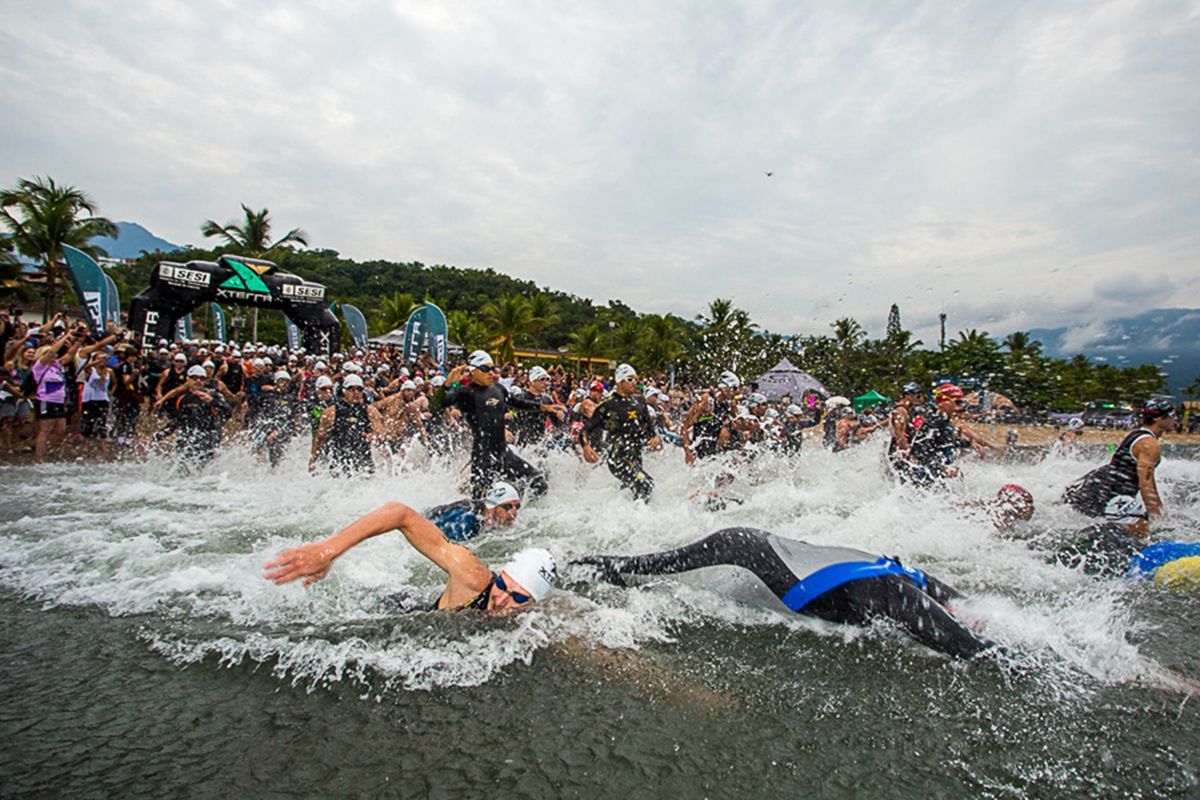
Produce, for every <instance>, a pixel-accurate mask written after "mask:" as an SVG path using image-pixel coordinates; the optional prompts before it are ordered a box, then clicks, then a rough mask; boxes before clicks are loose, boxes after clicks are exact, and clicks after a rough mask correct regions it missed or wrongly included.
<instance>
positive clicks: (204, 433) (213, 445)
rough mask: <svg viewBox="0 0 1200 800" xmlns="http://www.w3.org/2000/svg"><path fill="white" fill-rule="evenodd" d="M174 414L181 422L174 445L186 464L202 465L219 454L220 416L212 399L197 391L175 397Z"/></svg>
mask: <svg viewBox="0 0 1200 800" xmlns="http://www.w3.org/2000/svg"><path fill="white" fill-rule="evenodd" d="M173 408H174V412H175V413H174V416H175V419H176V420H177V421H178V423H179V427H178V431H179V433H178V436H177V437H176V439H175V448H176V451H177V452H178V453H179V456H180V459H181V462H182V464H183V465H184V466H185V467H188V466H191V467H202V466H204V465H205V464H207V463H208V462H209V461H211V460H212V458H213V456H215V455H216V450H217V445H219V444H220V443H221V416H220V412H219V410H218V408H216V407H215V404H214V401H213V400H212V399H209V400H205V399H203V398H202V397H200V395H198V394H196V393H195V392H184V393H183V394H181V395H179V396H178V397H176V398H175V402H174V404H173Z"/></svg>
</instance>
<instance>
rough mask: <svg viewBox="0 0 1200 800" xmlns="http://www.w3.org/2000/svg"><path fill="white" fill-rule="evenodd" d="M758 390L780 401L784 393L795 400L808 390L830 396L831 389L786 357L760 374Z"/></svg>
mask: <svg viewBox="0 0 1200 800" xmlns="http://www.w3.org/2000/svg"><path fill="white" fill-rule="evenodd" d="M758 390H759V391H760V392H762V393H763V394H765V395H766V396H767V400H769V401H770V402H772V403H778V402H779V399H780V398H781V397H783V396H784V395H790V396H791V398H792V399H793V400H795V401H799V400H800V398H801V397H803V396H804V393H805V392H807V391H815V392H817V393H818V394H819V395H821V396H822V397H829V391H828V390H827V389H826V388H825V387H824V386H822V385H821V382H820V381H819V380H817V379H816V378H814V377H813V376H812V375H809V374H808V373H807V372H805V371H804V370H802V369H800V368H799V367H796V366H793V365H792V362H790V361H788V360H787V359H786V358H785V359H784V360H783V361H780V362H779V363H778V364H776V365H775V366H774V367H772V368H771V369H769V370H767V371H766V372H764V373H763V374H762V375H760V376H758Z"/></svg>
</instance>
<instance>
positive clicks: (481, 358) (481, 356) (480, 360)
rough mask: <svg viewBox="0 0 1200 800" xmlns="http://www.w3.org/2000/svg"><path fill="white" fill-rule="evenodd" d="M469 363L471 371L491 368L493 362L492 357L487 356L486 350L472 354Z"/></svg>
mask: <svg viewBox="0 0 1200 800" xmlns="http://www.w3.org/2000/svg"><path fill="white" fill-rule="evenodd" d="M467 363H468V364H470V365H471V369H479V368H480V367H487V366H491V365H492V363H493V362H492V357H491V356H490V355H488V354H487V351H486V350H476V351H475V352H473V353H471V356H470V358H468V359H467Z"/></svg>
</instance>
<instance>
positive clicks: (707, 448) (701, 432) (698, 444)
mask: <svg viewBox="0 0 1200 800" xmlns="http://www.w3.org/2000/svg"><path fill="white" fill-rule="evenodd" d="M711 403H712V408H711V409H710V410H709V412H708V413H707V414H702V415H700V416H698V417H696V421H695V422H693V423H692V435H691V437H690V439H689V441H688V444H689V446H690V447H691V448H692V455H694V456H696V458H708V457H709V456H713V455H716V454H717V453H718V452H720V449H721V444H720V436H721V431H722V430H724V429H725V428H726V427H727V426H728V425H729V417H730V415H731V413H732V406H730V404H729V402H728V401H727V400H718V399H716V398H715V397H714V398H712V400H711ZM730 438H731V439H732V435H731V436H730Z"/></svg>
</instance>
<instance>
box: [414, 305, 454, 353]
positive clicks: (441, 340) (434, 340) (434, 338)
mask: <svg viewBox="0 0 1200 800" xmlns="http://www.w3.org/2000/svg"><path fill="white" fill-rule="evenodd" d="M425 308H426V309H427V310H426V313H425V347H426V348H428V350H429V355H430V356H432V357H433V360H434V361H436V362H437V363H439V364H445V363H446V355H447V348H448V347H449V342H450V329H449V328H448V327H447V326H446V315H445V314H443V313H442V310H441V309H440V308H438V307H437V306H435V305H434V304H433V303H426V304H425ZM420 352H421V351H420V349H419V348H418V350H417V355H420Z"/></svg>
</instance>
